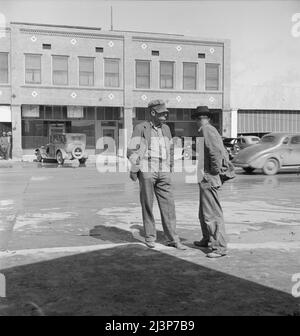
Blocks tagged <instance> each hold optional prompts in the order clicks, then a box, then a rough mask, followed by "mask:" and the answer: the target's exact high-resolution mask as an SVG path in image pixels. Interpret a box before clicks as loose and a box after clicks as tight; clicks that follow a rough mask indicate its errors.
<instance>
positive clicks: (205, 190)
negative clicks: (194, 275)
mask: <svg viewBox="0 0 300 336" xmlns="http://www.w3.org/2000/svg"><path fill="white" fill-rule="evenodd" d="M211 116H212V112H211V111H210V110H209V109H208V107H207V106H198V107H197V109H196V111H195V112H194V113H193V114H192V118H193V119H194V120H196V122H197V126H198V127H199V136H200V137H203V138H204V148H203V149H200V150H203V153H202V154H203V155H202V157H203V159H204V169H200V168H198V182H199V188H200V204H199V220H200V224H201V230H202V235H203V238H202V239H201V240H200V241H195V242H194V245H195V246H197V247H208V248H211V250H212V252H210V253H208V254H207V257H209V258H219V257H222V256H225V255H226V254H227V238H226V233H225V225H224V218H223V211H222V207H221V204H220V200H219V189H220V187H221V185H222V180H221V178H220V174H221V172H222V162H223V158H224V155H225V153H224V150H225V149H224V145H223V141H222V138H221V136H220V134H219V132H218V131H217V129H216V128H215V127H214V126H212V125H211V124H210V120H211ZM201 164H203V162H200V160H199V167H200V165H201Z"/></svg>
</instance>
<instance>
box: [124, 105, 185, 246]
mask: <svg viewBox="0 0 300 336" xmlns="http://www.w3.org/2000/svg"><path fill="white" fill-rule="evenodd" d="M148 111H149V120H148V121H145V122H142V123H140V124H138V125H137V126H136V127H135V129H134V131H133V135H132V139H131V141H130V143H129V145H128V153H127V157H128V159H129V160H130V162H131V163H132V167H131V172H130V178H131V179H132V180H133V181H136V180H137V179H139V183H140V201H141V206H142V215H143V224H144V230H145V243H146V245H147V246H148V247H149V248H154V247H155V241H156V228H155V220H154V216H153V201H154V194H155V195H156V198H157V201H158V205H159V209H160V214H161V221H162V226H163V229H164V233H165V235H166V237H167V239H168V246H172V247H175V248H177V249H180V250H185V249H186V247H185V246H184V245H182V244H181V243H180V239H179V237H178V235H177V233H176V214H175V203H174V196H173V190H172V189H173V188H172V182H171V171H172V166H173V160H174V156H173V147H172V144H171V140H172V135H171V131H170V128H169V127H168V126H167V125H166V124H165V122H166V120H167V116H168V112H169V111H168V110H167V108H166V105H165V103H164V101H162V100H153V101H151V102H150V103H149V104H148Z"/></svg>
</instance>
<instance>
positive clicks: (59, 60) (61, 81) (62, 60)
mask: <svg viewBox="0 0 300 336" xmlns="http://www.w3.org/2000/svg"><path fill="white" fill-rule="evenodd" d="M52 69H53V74H52V76H53V77H52V80H53V84H54V85H68V82H69V79H68V56H53V59H52Z"/></svg>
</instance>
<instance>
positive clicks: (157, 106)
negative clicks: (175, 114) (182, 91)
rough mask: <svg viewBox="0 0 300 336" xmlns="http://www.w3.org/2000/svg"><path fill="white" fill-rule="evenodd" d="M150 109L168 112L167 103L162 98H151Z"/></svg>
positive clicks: (157, 111)
mask: <svg viewBox="0 0 300 336" xmlns="http://www.w3.org/2000/svg"><path fill="white" fill-rule="evenodd" d="M148 108H149V110H154V111H155V112H156V113H168V112H169V111H168V110H167V107H166V103H165V102H164V101H163V100H161V99H156V100H151V101H150V103H149V104H148Z"/></svg>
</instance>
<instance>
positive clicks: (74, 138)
mask: <svg viewBox="0 0 300 336" xmlns="http://www.w3.org/2000/svg"><path fill="white" fill-rule="evenodd" d="M85 147H86V135H85V134H80V133H66V134H52V135H50V137H49V143H48V144H47V145H46V146H42V147H40V148H37V149H36V150H35V155H36V159H37V161H38V162H41V161H43V160H44V159H55V160H56V161H57V163H58V164H60V165H63V164H64V161H65V160H76V159H77V160H79V162H80V163H81V164H83V163H85V162H86V160H87V159H88V155H87V153H86V152H85Z"/></svg>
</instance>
